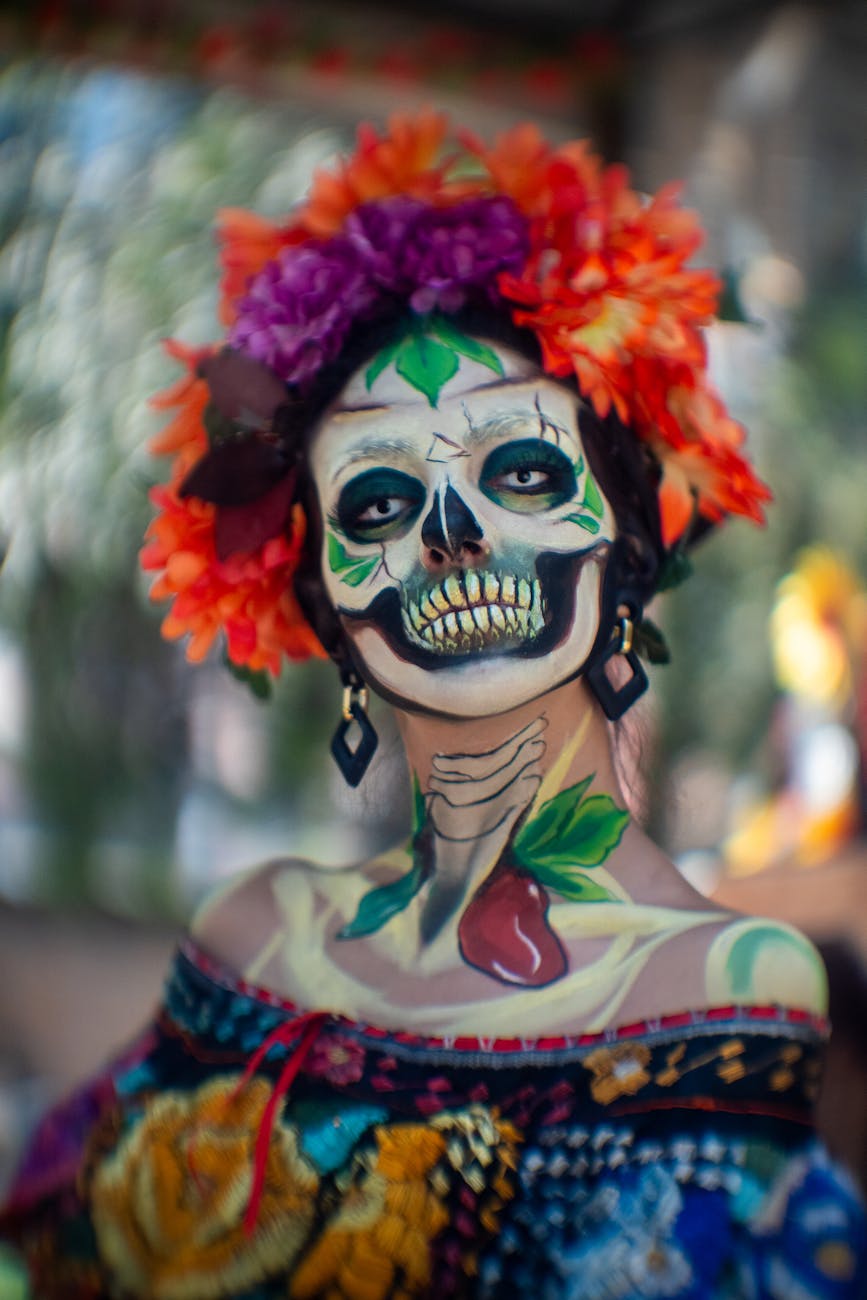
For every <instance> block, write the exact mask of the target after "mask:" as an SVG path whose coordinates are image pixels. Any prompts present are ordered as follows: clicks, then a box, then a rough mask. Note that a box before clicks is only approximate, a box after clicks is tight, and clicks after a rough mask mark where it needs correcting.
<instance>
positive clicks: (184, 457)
mask: <svg viewBox="0 0 867 1300" xmlns="http://www.w3.org/2000/svg"><path fill="white" fill-rule="evenodd" d="M170 350H171V351H172V352H173V353H174V355H175V356H177V357H179V358H181V359H184V360H185V361H186V364H187V366H188V371H189V373H188V374H187V376H186V377H185V379H183V380H181V381H180V383H178V384H175V385H173V386H172V388H171V389H169V390H167V392H165V393H162V394H160V395H159V396H158V397H157V398H156V399H155V402H154V405H156V406H158V407H165V406H174V407H177V408H178V411H177V414H176V415H175V417H174V418H173V419H172V420H171V422H170V423H169V424H168V425H167V426H166V428H165V429H163V431H162V433H161V434H159V435H158V436H157V437H156V438H155V439H154V441H153V444H152V450H153V451H155V452H156V453H157V454H163V455H164V454H171V455H173V456H174V463H173V466H172V474H171V479H170V481H169V483H168V484H166V485H164V486H162V487H156V488H154V489H153V490H152V492H151V500H152V501H153V503H154V505H156V506H157V507H158V510H159V513H158V514H157V516H156V517H155V518H154V519H153V520H152V522H151V524H150V526H149V528H148V530H147V534H146V545H145V547H144V548H143V550H142V553H141V564H142V568H144V569H147V570H151V571H154V572H157V573H158V574H159V576H158V577H157V580H156V582H155V583H154V585H153V587H152V588H151V598H152V599H153V600H166V599H171V600H172V607H171V609H170V610H169V612H168V614H167V615H166V617H165V619H164V620H163V625H162V631H163V635H164V636H166V637H168V638H169V639H170V640H174V639H175V638H178V637H181V636H189V637H190V640H189V642H188V644H187V648H186V654H187V658H188V659H190V660H191V661H192V662H194V663H195V662H199V661H200V660H201V659H203V658H204V657H205V655H206V654H207V653H208V651H209V650H210V648H211V646H212V645H213V643H214V640H215V639H216V637H217V636H218V634H219V633H221V632H223V633H225V636H226V644H227V653H228V655H229V658H230V659H231V661H232V662H233V663H235V664H238V665H239V666H243V667H246V668H250V669H251V670H252V671H254V672H258V671H261V670H263V669H266V670H268V671H269V672H272V673H274V674H276V673H278V672H279V671H280V665H281V662H282V658H283V656H284V655H287V656H288V657H289V658H290V659H307V658H309V657H310V656H311V655H317V656H320V657H321V656H323V655H324V652H323V650H322V648H321V646H320V645H319V642H318V641H317V639H316V637H315V635H314V633H313V631H312V629H311V628H310V625H309V624H308V623H307V621H306V619H305V618H304V616H303V614H302V613H301V610H300V607H299V606H298V602H297V601H296V599H295V595H294V592H293V589H292V578H293V576H294V573H295V570H296V568H297V567H298V560H299V558H300V554H301V547H302V545H303V541H304V531H305V519H304V512H303V511H302V509H301V507H300V506H299V505H296V506H294V507H293V509H292V520H291V529H290V531H289V532H288V534H285V535H284V534H281V535H279V536H276V537H271V538H269V539H268V540H267V541H266V542H265V543H264V544H263V545H262V546H260V547H258V548H257V549H255V550H252V551H247V552H239V553H237V554H235V555H232V556H230V557H229V558H228V559H226V560H221V559H219V558H218V555H217V550H216V543H215V528H216V517H217V511H218V509H219V507H217V506H214V505H211V504H209V503H208V502H206V501H200V500H198V499H197V498H196V497H181V496H180V495H179V489H180V486H181V484H182V483H183V481H184V479H185V478H186V476H187V474H188V472H189V470H190V469H191V468H192V466H193V465H194V464H195V463H196V461H197V460H199V459H200V457H201V456H202V455H203V454H204V453H205V452H206V451H207V449H208V439H207V434H206V432H205V429H204V426H203V424H202V414H203V412H204V409H205V406H206V405H207V403H208V398H209V393H208V387H207V384H206V383H205V381H204V380H203V379H199V378H198V377H197V376H196V374H195V364H196V362H197V360H198V359H200V357H201V356H202V355H204V353H201V352H199V353H196V352H192V351H185V350H184V349H181V348H179V347H178V346H177V345H172V347H171V348H170Z"/></svg>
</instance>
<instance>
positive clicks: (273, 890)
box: [190, 858, 342, 972]
mask: <svg viewBox="0 0 867 1300" xmlns="http://www.w3.org/2000/svg"><path fill="white" fill-rule="evenodd" d="M338 874H342V873H336V872H330V871H325V870H323V869H322V868H321V867H319V866H317V864H316V863H314V862H310V861H308V860H307V859H305V858H275V859H272V860H271V861H269V862H265V863H262V864H260V865H259V866H257V867H253V868H252V869H251V870H249V871H245V872H242V873H241V874H240V875H238V876H234V877H233V878H232V879H231V880H229V881H227V882H226V883H225V884H222V885H220V886H218V887H217V888H216V889H214V890H212V891H211V892H210V893H209V894H208V895H207V897H206V898H205V899H204V900H203V902H202V903H201V904H200V905H199V907H198V909H197V910H196V913H195V915H194V916H193V920H192V923H191V925H190V933H191V935H192V938H193V939H194V940H195V942H196V943H197V944H199V945H200V946H201V947H202V948H204V949H205V951H206V952H208V953H209V954H210V955H211V956H212V957H214V958H216V959H217V960H218V961H220V962H222V963H223V964H224V965H226V966H228V967H229V969H230V970H233V971H240V972H243V971H246V970H248V969H249V967H250V965H251V963H252V962H254V961H255V960H256V958H257V957H258V955H259V954H260V953H261V951H262V949H263V946H265V945H267V943H268V941H269V939H270V938H271V937H272V936H273V934H274V933H275V931H277V930H278V929H279V928H280V927H281V910H282V909H281V907H280V904H279V900H280V899H285V898H286V897H287V896H291V897H292V899H293V900H294V901H295V906H296V907H297V908H298V909H299V910H304V909H306V908H309V907H313V906H315V904H316V902H317V900H318V899H319V898H320V897H323V896H327V895H328V892H329V886H330V883H331V877H332V876H335V877H336V876H337V875H338Z"/></svg>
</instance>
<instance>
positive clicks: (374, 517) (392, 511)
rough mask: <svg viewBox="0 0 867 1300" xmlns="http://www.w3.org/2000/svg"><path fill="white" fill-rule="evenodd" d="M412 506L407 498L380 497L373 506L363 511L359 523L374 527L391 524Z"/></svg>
mask: <svg viewBox="0 0 867 1300" xmlns="http://www.w3.org/2000/svg"><path fill="white" fill-rule="evenodd" d="M411 504H412V503H411V502H409V501H407V499H406V497H380V498H379V500H378V501H374V503H373V505H372V506H368V507H367V509H366V510H362V512H361V514H360V515H359V516H358V520H357V523H359V524H373V525H376V524H383V523H390V522H391V521H392V520H393V519H398V518H399V517H400V515H401V514H402V512H403V511H404V510H406V509H407V507H408V506H409V505H411Z"/></svg>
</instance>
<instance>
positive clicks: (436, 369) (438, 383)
mask: <svg viewBox="0 0 867 1300" xmlns="http://www.w3.org/2000/svg"><path fill="white" fill-rule="evenodd" d="M459 365H460V362H459V361H458V356H457V353H456V352H455V351H454V349H453V348H447V347H445V346H444V345H443V344H442V343H437V341H436V339H432V338H429V337H428V336H427V335H426V334H412V335H410V336H409V338H405V339H404V340H403V342H402V343H401V346H400V349H399V351H398V354H397V360H396V362H395V370H396V371H397V373H398V374H399V375H400V376H401V378H402V379H405V380H406V382H407V383H408V384H411V385H412V386H413V388H417V389H418V391H419V392H420V393H424V395H425V397H426V398H427V400H428V401H429V402H430V404H431V406H436V404H437V401H438V400H439V395H440V391H441V389H442V387H443V385H444V384H447V383H448V381H449V380H450V379H451V377H452V375H454V374H456V373H457V369H458V366H459Z"/></svg>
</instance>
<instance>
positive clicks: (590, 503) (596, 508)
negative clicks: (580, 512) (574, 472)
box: [581, 474, 605, 519]
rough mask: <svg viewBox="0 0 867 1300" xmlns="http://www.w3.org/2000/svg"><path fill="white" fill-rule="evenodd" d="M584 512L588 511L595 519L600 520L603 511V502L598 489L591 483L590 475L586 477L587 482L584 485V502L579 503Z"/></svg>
mask: <svg viewBox="0 0 867 1300" xmlns="http://www.w3.org/2000/svg"><path fill="white" fill-rule="evenodd" d="M581 504H582V505H583V506H584V509H585V510H589V511H590V513H591V514H592V515H595V516H596V518H597V519H601V518H602V515H603V513H604V511H605V502H604V501H603V500H602V497H601V495H600V493H599V489H598V487H597V486H596V484H595V483H594V481H593V477H592V475H590V474H588V475H587V482H586V483H585V484H584V500H583V501H582V502H581Z"/></svg>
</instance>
